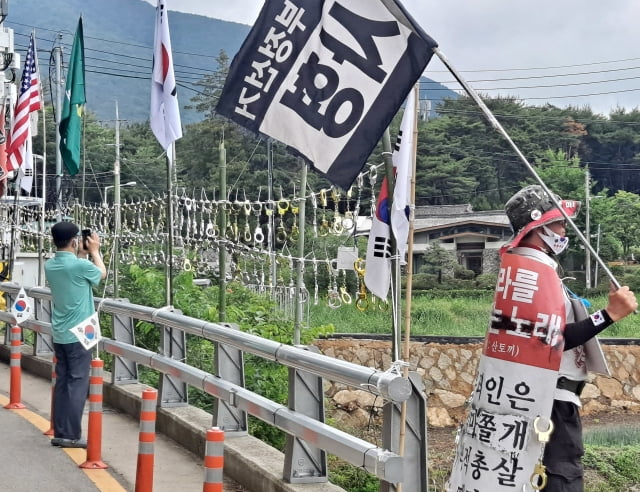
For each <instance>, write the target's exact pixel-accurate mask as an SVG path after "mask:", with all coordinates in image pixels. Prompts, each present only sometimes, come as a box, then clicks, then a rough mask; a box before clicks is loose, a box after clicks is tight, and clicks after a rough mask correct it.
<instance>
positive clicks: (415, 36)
mask: <svg viewBox="0 0 640 492" xmlns="http://www.w3.org/2000/svg"><path fill="white" fill-rule="evenodd" d="M435 47H437V43H436V42H435V41H434V40H433V39H432V38H431V37H429V36H428V35H427V34H426V33H425V32H424V31H423V30H422V29H421V28H420V27H419V26H418V25H417V24H416V23H415V21H414V20H413V19H412V18H411V16H410V15H409V14H408V13H407V12H406V10H405V9H404V7H403V6H402V5H401V4H400V2H398V1H397V0H269V1H267V2H265V3H264V6H263V8H262V11H261V12H260V16H259V17H258V20H257V21H256V23H255V25H254V27H253V29H252V30H251V32H250V33H249V35H248V36H247V39H246V40H245V41H244V43H243V45H242V47H241V48H240V51H239V52H238V54H237V55H236V56H235V58H234V59H233V62H232V63H231V67H230V69H229V75H228V77H227V80H226V83H225V86H224V89H223V92H222V95H221V96H220V100H219V102H218V106H217V112H218V113H219V114H221V115H224V116H226V117H228V118H230V119H231V120H233V121H235V122H236V123H238V124H240V125H242V126H244V127H246V128H248V129H250V130H252V131H254V132H256V133H261V134H264V135H267V136H269V137H271V138H274V139H276V140H279V141H281V142H283V143H285V144H286V145H287V146H288V147H289V150H291V151H292V152H293V153H295V154H297V155H301V156H303V157H304V158H305V159H306V160H307V161H308V162H310V163H311V165H312V166H313V167H314V168H315V169H316V170H317V171H319V172H320V173H322V174H324V175H325V176H326V177H327V178H328V179H329V181H331V182H332V183H334V184H336V185H338V186H340V187H341V188H343V189H347V188H348V187H349V186H350V185H351V184H352V183H353V181H354V180H355V178H356V177H357V175H358V173H359V172H360V171H361V169H362V168H363V166H364V165H365V164H366V161H367V159H368V158H369V155H370V154H371V151H372V150H373V149H374V147H375V146H376V144H377V143H378V140H379V139H380V137H381V136H382V133H383V132H384V130H385V129H386V128H387V126H388V125H389V123H390V122H391V120H392V118H393V117H394V115H395V114H396V112H397V111H398V109H399V108H400V106H401V104H402V103H403V101H404V99H405V98H406V96H407V94H408V93H409V91H410V90H411V87H412V86H413V84H414V83H415V82H416V80H417V79H418V78H419V77H420V75H421V74H422V72H423V71H424V69H425V67H426V66H427V63H428V62H429V60H430V59H431V56H432V55H433V48H435Z"/></svg>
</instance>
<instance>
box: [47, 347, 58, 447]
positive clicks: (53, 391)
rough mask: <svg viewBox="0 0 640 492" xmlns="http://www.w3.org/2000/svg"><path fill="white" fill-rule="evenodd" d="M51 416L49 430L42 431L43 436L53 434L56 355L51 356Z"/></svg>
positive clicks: (56, 376)
mask: <svg viewBox="0 0 640 492" xmlns="http://www.w3.org/2000/svg"><path fill="white" fill-rule="evenodd" d="M51 362H52V364H51V418H50V424H49V430H46V431H44V435H45V436H53V435H54V432H53V406H54V405H53V402H54V400H55V398H56V380H57V379H58V375H57V374H56V364H57V363H58V359H56V356H55V355H54V356H53V359H51Z"/></svg>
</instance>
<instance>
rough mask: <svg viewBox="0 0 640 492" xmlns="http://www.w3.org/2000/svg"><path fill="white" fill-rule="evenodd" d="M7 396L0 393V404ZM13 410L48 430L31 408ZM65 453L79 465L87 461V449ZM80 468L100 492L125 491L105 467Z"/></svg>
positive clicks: (46, 425) (48, 425)
mask: <svg viewBox="0 0 640 492" xmlns="http://www.w3.org/2000/svg"><path fill="white" fill-rule="evenodd" d="M9 401H10V400H9V398H7V397H5V396H4V395H2V394H0V406H5V405H7V404H8V403H9ZM10 411H11V412H14V413H15V414H16V415H20V416H21V417H22V418H24V419H25V420H26V421H27V422H29V423H31V424H32V425H33V426H34V427H36V428H37V429H39V430H40V431H41V432H42V433H44V432H46V431H47V430H49V427H50V422H49V421H48V420H47V419H45V418H44V417H43V416H41V415H38V414H37V413H35V412H32V411H31V410H28V409H26V408H23V409H20V410H10ZM63 450H64V452H65V453H67V455H68V456H69V457H70V458H71V459H72V460H73V461H74V462H75V463H76V464H77V465H78V466H79V465H81V464H82V463H84V462H85V461H87V451H86V450H85V449H78V448H64V449H63ZM81 470H82V471H83V472H84V473H85V475H87V477H89V480H91V481H92V482H93V483H94V484H95V486H96V488H97V489H98V490H100V491H101V492H126V490H127V489H125V488H124V487H123V486H122V485H120V483H119V482H118V481H117V480H116V479H115V478H113V477H112V476H111V475H110V474H109V472H108V471H107V470H106V469H90V468H81Z"/></svg>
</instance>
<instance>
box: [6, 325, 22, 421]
mask: <svg viewBox="0 0 640 492" xmlns="http://www.w3.org/2000/svg"><path fill="white" fill-rule="evenodd" d="M10 333H11V348H10V355H9V360H10V362H9V368H10V387H9V403H7V404H6V405H5V406H4V408H9V409H11V410H21V409H23V408H26V407H25V406H24V405H23V404H22V402H21V400H22V368H21V367H20V364H21V362H22V348H21V347H20V327H19V326H18V325H16V326H12V327H11V331H10Z"/></svg>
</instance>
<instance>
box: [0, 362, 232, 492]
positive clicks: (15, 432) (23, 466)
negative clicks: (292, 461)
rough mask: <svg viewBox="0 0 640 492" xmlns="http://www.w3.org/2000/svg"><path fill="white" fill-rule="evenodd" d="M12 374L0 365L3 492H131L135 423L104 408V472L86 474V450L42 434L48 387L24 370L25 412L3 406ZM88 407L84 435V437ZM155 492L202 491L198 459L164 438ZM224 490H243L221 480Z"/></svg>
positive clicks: (157, 456) (160, 441)
mask: <svg viewBox="0 0 640 492" xmlns="http://www.w3.org/2000/svg"><path fill="white" fill-rule="evenodd" d="M9 381H10V370H9V366H8V365H7V364H5V363H0V442H1V443H2V445H0V477H1V478H0V483H2V486H1V487H0V488H1V489H2V490H3V491H11V492H13V491H16V492H26V491H32V490H47V492H76V491H77V492H85V491H93V492H95V491H96V490H100V491H108V492H123V491H133V490H134V488H135V477H136V466H137V456H138V455H137V453H138V432H139V422H138V421H136V420H134V419H132V418H131V417H129V416H128V415H125V414H122V413H120V412H118V411H115V410H113V409H110V408H108V407H106V406H105V408H104V411H103V420H102V461H103V462H104V463H106V464H107V465H108V468H107V469H106V470H85V469H82V468H79V466H78V465H79V464H80V463H83V462H85V461H86V451H85V450H84V449H62V448H57V447H54V446H51V444H50V437H49V436H46V435H44V434H43V433H44V431H46V430H47V429H49V427H50V421H49V416H50V408H51V384H50V382H49V381H47V380H46V379H42V378H40V377H37V376H33V375H31V374H29V373H28V372H26V371H22V398H21V401H22V403H23V404H24V405H25V406H26V409H24V410H8V409H5V408H3V407H4V406H5V405H6V404H7V403H9ZM87 409H88V404H87V405H86V407H85V416H84V419H83V437H86V433H87V416H88V413H87ZM154 449H155V467H154V488H153V490H154V492H174V491H176V490H179V491H180V492H191V491H193V492H195V491H198V492H199V491H201V490H202V481H203V476H204V471H203V467H202V459H201V458H199V457H197V456H195V455H194V454H192V453H190V452H189V451H186V450H185V449H184V448H182V447H180V446H179V445H178V444H176V443H175V442H174V441H172V440H171V439H168V438H166V437H164V436H163V435H162V434H157V435H156V442H155V447H154ZM224 490H225V491H230V492H231V491H241V490H244V489H242V488H240V487H239V486H238V485H237V484H235V483H234V482H232V481H229V480H225V485H224Z"/></svg>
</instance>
